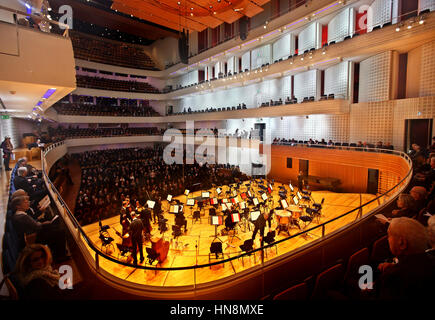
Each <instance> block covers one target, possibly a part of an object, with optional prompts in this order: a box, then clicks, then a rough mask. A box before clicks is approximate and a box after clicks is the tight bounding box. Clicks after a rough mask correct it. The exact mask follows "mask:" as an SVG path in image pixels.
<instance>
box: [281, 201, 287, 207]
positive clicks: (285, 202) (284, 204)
mask: <svg viewBox="0 0 435 320" xmlns="http://www.w3.org/2000/svg"><path fill="white" fill-rule="evenodd" d="M281 205H282V207H283V208H284V209H286V208H287V207H288V203H287V200H281Z"/></svg>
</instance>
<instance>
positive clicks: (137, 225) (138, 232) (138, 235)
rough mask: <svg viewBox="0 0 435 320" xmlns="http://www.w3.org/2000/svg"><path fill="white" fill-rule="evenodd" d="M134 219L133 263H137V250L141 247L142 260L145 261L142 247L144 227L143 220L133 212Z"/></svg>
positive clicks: (132, 239) (132, 225) (132, 223)
mask: <svg viewBox="0 0 435 320" xmlns="http://www.w3.org/2000/svg"><path fill="white" fill-rule="evenodd" d="M132 218H133V221H132V222H131V223H130V236H131V244H132V246H133V264H134V265H137V250H138V249H139V255H140V262H141V263H142V262H143V261H144V257H143V248H142V232H143V229H144V226H143V223H142V220H141V219H139V217H138V216H137V215H136V214H132Z"/></svg>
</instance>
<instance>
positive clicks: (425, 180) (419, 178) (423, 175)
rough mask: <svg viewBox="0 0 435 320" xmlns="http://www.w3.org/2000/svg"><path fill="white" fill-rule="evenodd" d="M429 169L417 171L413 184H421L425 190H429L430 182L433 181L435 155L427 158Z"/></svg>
mask: <svg viewBox="0 0 435 320" xmlns="http://www.w3.org/2000/svg"><path fill="white" fill-rule="evenodd" d="M429 164H430V169H429V170H427V171H424V172H418V173H417V174H416V175H415V177H414V184H415V185H422V186H424V187H425V188H426V190H430V189H431V186H432V182H433V181H435V157H431V158H430V160H429Z"/></svg>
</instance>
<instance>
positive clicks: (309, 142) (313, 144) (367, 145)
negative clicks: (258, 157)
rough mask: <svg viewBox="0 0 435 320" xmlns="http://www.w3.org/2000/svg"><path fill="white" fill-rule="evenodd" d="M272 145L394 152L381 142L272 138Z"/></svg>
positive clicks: (391, 146)
mask: <svg viewBox="0 0 435 320" xmlns="http://www.w3.org/2000/svg"><path fill="white" fill-rule="evenodd" d="M272 144H282V145H302V144H303V145H307V146H309V147H333V146H342V147H353V148H361V149H388V150H394V146H393V145H391V143H390V142H386V143H383V142H382V141H378V142H376V144H373V143H367V142H366V141H364V142H362V141H358V142H356V143H355V142H351V143H349V142H338V141H335V142H334V141H332V140H331V139H329V140H328V142H326V140H325V139H321V140H317V139H311V138H310V139H308V140H296V139H294V138H291V139H285V138H274V139H273V141H272Z"/></svg>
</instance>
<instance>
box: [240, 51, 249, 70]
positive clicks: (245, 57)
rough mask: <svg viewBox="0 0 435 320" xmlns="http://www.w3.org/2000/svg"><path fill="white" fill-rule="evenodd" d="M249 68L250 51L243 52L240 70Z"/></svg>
mask: <svg viewBox="0 0 435 320" xmlns="http://www.w3.org/2000/svg"><path fill="white" fill-rule="evenodd" d="M246 69H248V70H251V51H248V52H245V53H244V54H243V55H242V71H243V72H245V70H246Z"/></svg>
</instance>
